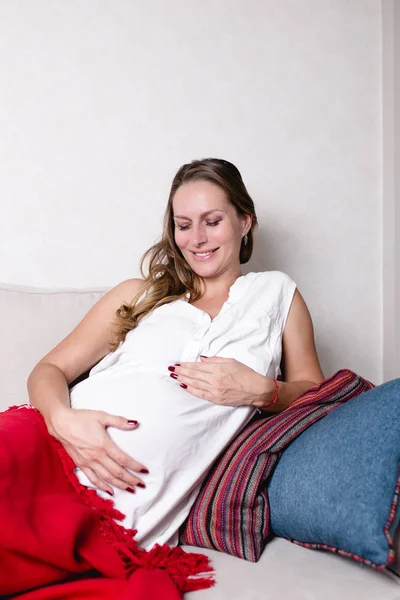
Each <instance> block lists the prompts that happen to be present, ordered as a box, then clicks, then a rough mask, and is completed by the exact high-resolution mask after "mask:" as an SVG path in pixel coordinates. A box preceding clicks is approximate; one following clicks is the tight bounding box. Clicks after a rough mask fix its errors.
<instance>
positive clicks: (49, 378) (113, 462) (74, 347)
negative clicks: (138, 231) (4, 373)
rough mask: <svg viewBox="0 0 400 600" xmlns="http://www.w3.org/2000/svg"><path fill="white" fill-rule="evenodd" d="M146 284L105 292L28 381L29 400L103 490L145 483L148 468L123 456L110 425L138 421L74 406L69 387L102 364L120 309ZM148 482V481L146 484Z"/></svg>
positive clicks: (132, 282) (123, 285)
mask: <svg viewBox="0 0 400 600" xmlns="http://www.w3.org/2000/svg"><path fill="white" fill-rule="evenodd" d="M141 285H142V281H141V280H139V279H129V280H126V281H123V282H122V283H120V284H119V285H117V286H116V287H115V288H113V289H112V290H111V291H110V292H108V293H107V294H105V296H103V298H101V299H100V300H99V301H98V302H97V303H96V304H95V306H94V307H93V308H92V309H91V310H90V311H89V312H88V314H87V315H86V316H85V317H84V318H83V319H82V321H81V322H80V323H79V324H78V326H77V327H76V328H75V329H74V330H73V331H72V332H71V333H70V334H69V335H68V336H67V337H66V338H65V339H64V340H62V341H61V342H60V343H59V344H58V345H57V346H56V347H55V348H53V350H51V351H50V352H49V353H48V354H46V356H44V357H43V358H42V359H41V360H40V361H39V363H38V364H37V365H36V366H35V368H34V369H33V371H32V373H31V374H30V376H29V379H28V392H29V399H30V402H31V404H32V405H33V406H35V407H36V408H37V409H38V410H39V411H40V412H41V414H42V415H43V417H44V419H45V422H46V425H47V428H48V430H49V432H50V433H51V435H53V436H54V437H56V438H57V439H58V440H60V441H61V443H62V444H63V445H64V448H65V449H66V450H67V452H68V453H69V454H70V456H71V458H72V459H73V460H74V462H75V464H76V465H77V466H79V467H80V468H81V469H82V470H83V471H84V472H85V474H86V475H87V477H88V478H89V479H90V481H91V482H92V483H93V484H94V485H97V486H98V487H99V488H100V489H103V490H104V491H107V492H109V493H112V492H113V490H112V487H111V486H110V485H109V484H112V485H115V486H116V487H119V488H121V489H126V488H127V486H129V487H131V486H134V485H136V484H137V483H138V482H141V479H140V478H138V477H136V476H135V475H133V474H132V473H131V472H130V471H128V470H127V469H130V470H132V471H141V470H142V469H145V466H144V465H141V464H140V463H137V462H136V461H135V460H133V459H132V458H130V457H129V456H128V455H127V454H125V453H124V452H122V451H121V450H120V449H119V448H118V447H117V446H116V445H115V444H114V443H113V442H112V440H111V438H110V437H109V436H108V434H107V432H106V427H108V426H113V427H117V428H120V429H127V430H130V429H134V428H135V426H136V425H135V424H134V423H128V421H127V419H125V418H124V417H120V416H115V415H110V414H108V413H105V412H104V411H93V410H73V409H71V408H70V399H69V390H68V385H69V384H70V383H71V382H72V381H74V380H75V379H76V378H77V377H78V376H79V375H81V374H83V373H85V372H86V371H87V370H88V369H89V368H91V367H92V366H93V365H95V364H96V363H98V362H99V361H100V360H101V359H102V358H103V357H104V356H105V355H106V354H107V353H108V352H109V349H110V343H111V341H112V337H113V332H112V326H111V325H112V321H113V320H114V317H115V312H116V310H117V309H118V308H119V307H120V306H121V304H123V303H128V302H130V301H131V299H132V298H133V297H134V296H135V295H136V293H138V291H139V290H140V287H141ZM142 483H143V482H142Z"/></svg>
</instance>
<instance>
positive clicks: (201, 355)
mask: <svg viewBox="0 0 400 600" xmlns="http://www.w3.org/2000/svg"><path fill="white" fill-rule="evenodd" d="M200 358H208V356H204V354H200Z"/></svg>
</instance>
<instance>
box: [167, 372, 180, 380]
mask: <svg viewBox="0 0 400 600" xmlns="http://www.w3.org/2000/svg"><path fill="white" fill-rule="evenodd" d="M169 376H170V377H172V379H178V375H177V374H176V373H170V375H169Z"/></svg>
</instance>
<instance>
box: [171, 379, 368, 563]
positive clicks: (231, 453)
mask: <svg viewBox="0 0 400 600" xmlns="http://www.w3.org/2000/svg"><path fill="white" fill-rule="evenodd" d="M372 387H373V385H372V384H371V383H369V382H368V381H366V380H364V379H362V378H361V377H359V376H358V375H356V374H355V373H353V372H352V371H349V370H348V369H343V370H341V371H338V372H337V373H336V374H335V375H333V376H332V377H329V378H328V379H326V380H325V381H323V382H322V383H321V384H320V385H319V386H315V387H313V388H311V389H310V390H308V391H307V392H306V393H305V394H303V395H302V396H301V397H300V398H299V399H298V400H296V402H294V403H293V404H292V405H291V406H290V407H288V408H287V409H286V410H284V411H283V412H281V413H279V414H277V415H273V416H269V417H258V418H257V417H256V418H255V419H253V420H252V421H251V422H250V423H249V424H247V425H246V427H245V428H244V429H243V430H242V432H241V433H240V434H239V435H238V437H237V438H236V439H235V440H233V441H232V442H231V443H230V445H229V446H228V447H227V448H226V449H225V450H224V452H223V453H222V454H221V455H220V457H219V458H218V459H217V461H216V462H215V463H214V464H213V466H212V467H211V469H210V471H209V473H208V475H207V478H206V480H205V481H204V482H203V485H202V487H201V489H200V492H199V495H198V496H197V498H196V501H195V503H194V505H193V506H192V509H191V511H190V513H189V516H188V517H187V519H186V521H185V523H184V524H183V525H182V527H181V530H180V543H181V544H188V545H192V546H199V547H201V548H212V549H215V550H219V551H221V552H226V553H227V554H232V555H233V556H237V557H239V558H243V559H246V560H249V561H252V562H256V561H257V560H258V559H259V558H260V556H261V552H262V550H263V549H264V546H265V544H266V543H267V541H268V540H269V538H270V537H271V535H272V531H271V524H270V509H269V501H268V493H267V485H266V484H267V482H268V479H269V477H270V476H271V475H272V472H273V469H274V466H275V465H276V463H277V461H278V460H279V458H280V456H281V454H282V452H283V450H284V449H285V448H286V447H287V446H288V445H289V444H290V442H291V441H293V440H294V439H295V438H296V437H297V436H298V435H300V433H302V431H304V430H305V429H306V428H307V427H309V426H310V425H312V424H313V423H315V422H316V421H318V420H319V419H321V418H322V417H324V416H325V415H326V414H328V413H329V412H331V411H332V410H334V409H335V408H337V407H338V406H340V405H341V404H342V403H343V402H346V401H347V400H350V399H351V398H354V397H355V396H358V395H359V394H361V393H362V392H365V391H367V390H369V389H371V388H372Z"/></svg>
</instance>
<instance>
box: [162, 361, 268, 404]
mask: <svg viewBox="0 0 400 600" xmlns="http://www.w3.org/2000/svg"><path fill="white" fill-rule="evenodd" d="M200 361H201V362H190V363H189V362H188V363H180V364H179V365H171V367H168V370H169V371H171V377H173V379H175V380H176V381H177V382H178V383H180V384H181V385H182V387H184V388H185V389H186V390H187V391H188V392H190V393H191V394H193V396H197V397H198V398H202V399H203V400H208V401H210V402H214V403H215V404H221V405H224V406H254V407H257V406H263V405H264V404H265V401H266V399H267V400H268V398H269V395H271V398H272V397H273V394H274V392H275V384H274V382H273V380H272V379H270V378H269V377H265V376H264V375H260V374H259V373H257V372H256V371H254V370H253V369H250V367H247V366H246V365H244V364H243V363H241V362H239V361H237V360H235V359H233V358H222V357H219V356H214V357H210V358H206V357H202V356H201V357H200Z"/></svg>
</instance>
